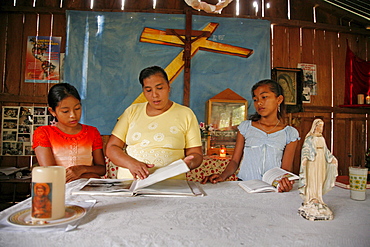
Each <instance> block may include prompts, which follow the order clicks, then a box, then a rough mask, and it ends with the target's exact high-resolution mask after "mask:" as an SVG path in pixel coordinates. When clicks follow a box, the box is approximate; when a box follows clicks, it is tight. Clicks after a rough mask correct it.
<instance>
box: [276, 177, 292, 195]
mask: <svg viewBox="0 0 370 247" xmlns="http://www.w3.org/2000/svg"><path fill="white" fill-rule="evenodd" d="M293 184H294V181H291V180H289V179H288V178H282V179H281V180H280V181H279V188H278V191H279V192H289V191H291V190H292V189H293Z"/></svg>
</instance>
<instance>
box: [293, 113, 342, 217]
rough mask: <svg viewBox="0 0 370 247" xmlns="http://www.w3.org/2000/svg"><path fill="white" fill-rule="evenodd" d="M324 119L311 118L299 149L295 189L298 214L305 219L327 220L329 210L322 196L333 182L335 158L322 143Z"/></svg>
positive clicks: (336, 162) (336, 167) (336, 165)
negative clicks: (309, 125)
mask: <svg viewBox="0 0 370 247" xmlns="http://www.w3.org/2000/svg"><path fill="white" fill-rule="evenodd" d="M323 129H324V121H322V120H321V119H315V120H314V121H313V123H312V127H311V130H310V132H308V134H307V135H306V138H305V140H304V143H303V146H302V152H301V167H300V173H299V176H300V180H299V193H300V196H301V197H302V199H303V203H302V206H301V207H300V208H299V210H298V212H299V214H300V215H301V216H302V217H304V218H306V219H308V220H331V219H333V213H332V211H331V210H330V209H329V207H328V206H327V205H326V204H325V203H324V201H323V199H322V196H323V195H324V194H326V193H327V192H328V191H330V190H331V189H332V188H333V187H334V185H335V179H336V177H337V176H338V161H337V159H336V158H335V157H334V156H333V154H332V153H331V152H330V150H329V149H328V148H327V146H326V142H325V139H324V137H323V136H322V132H323Z"/></svg>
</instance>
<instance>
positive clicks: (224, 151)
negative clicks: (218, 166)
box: [220, 145, 226, 158]
mask: <svg viewBox="0 0 370 247" xmlns="http://www.w3.org/2000/svg"><path fill="white" fill-rule="evenodd" d="M220 157H221V158H225V157H226V148H225V146H224V145H222V146H221V148H220Z"/></svg>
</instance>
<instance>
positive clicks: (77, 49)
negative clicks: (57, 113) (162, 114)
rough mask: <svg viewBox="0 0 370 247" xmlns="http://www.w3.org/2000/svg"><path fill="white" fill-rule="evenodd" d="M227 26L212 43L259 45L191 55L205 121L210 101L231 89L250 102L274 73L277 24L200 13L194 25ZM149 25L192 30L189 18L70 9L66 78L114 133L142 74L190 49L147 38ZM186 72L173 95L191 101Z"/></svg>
mask: <svg viewBox="0 0 370 247" xmlns="http://www.w3.org/2000/svg"><path fill="white" fill-rule="evenodd" d="M210 22H216V23H219V26H218V27H217V29H216V30H215V32H214V33H213V35H212V36H211V37H210V38H208V39H209V40H212V41H215V42H220V43H225V44H229V45H233V46H238V47H243V48H248V49H252V50H253V52H254V53H253V54H252V55H251V56H250V57H248V58H241V57H237V56H231V55H225V54H219V53H213V52H208V51H198V52H197V54H196V55H195V56H194V57H193V58H192V60H191V89H190V90H191V91H190V108H191V109H192V110H193V111H194V112H195V114H196V115H197V118H198V120H199V122H201V121H203V122H204V121H205V104H206V102H207V100H208V99H209V98H211V97H213V96H214V95H216V94H218V93H220V92H221V91H223V90H225V89H226V88H230V89H232V90H233V91H235V92H236V93H238V94H239V95H241V96H242V97H244V98H246V99H247V100H248V102H249V105H250V107H249V109H248V112H249V114H251V113H254V112H255V110H254V107H253V104H252V105H251V103H252V98H251V95H250V89H251V87H252V85H253V84H254V83H256V82H257V81H259V80H261V79H266V78H270V77H271V66H270V22H269V21H266V20H252V19H241V18H221V17H207V16H193V29H194V30H201V29H203V28H204V27H205V26H206V25H207V24H208V23H210ZM145 27H150V28H156V29H161V30H165V29H169V28H170V29H184V28H185V15H168V14H153V13H127V12H126V13H107V12H90V11H86V12H84V11H67V47H66V54H65V65H64V66H65V73H64V80H65V82H69V83H71V84H73V85H75V86H76V87H77V89H78V91H79V92H80V94H81V97H82V99H83V100H82V104H83V117H82V120H81V122H83V123H85V124H89V125H92V126H95V127H97V128H98V129H99V131H100V132H101V134H103V135H109V134H110V133H111V131H112V129H113V127H114V125H115V122H116V119H117V117H119V116H120V115H121V114H122V112H123V111H124V110H125V109H126V108H127V107H128V106H129V105H130V104H131V103H132V102H133V101H134V100H135V99H136V97H137V96H139V94H140V93H141V85H140V83H139V80H138V75H139V73H140V71H141V70H142V69H143V68H145V67H148V66H152V65H159V66H161V67H163V68H165V67H166V66H167V65H168V64H169V63H170V62H171V61H172V60H173V59H174V58H175V57H176V56H177V55H178V54H179V53H180V52H182V48H179V47H173V46H166V45H159V44H151V43H143V42H140V41H139V39H140V35H141V33H142V31H143V29H144V28H145ZM183 76H184V75H183V72H182V73H181V74H180V75H179V76H178V77H177V78H176V80H175V81H174V82H173V83H172V85H171V86H172V89H171V100H173V101H175V102H177V103H180V104H181V103H182V102H183Z"/></svg>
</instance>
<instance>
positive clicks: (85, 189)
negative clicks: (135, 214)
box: [72, 178, 133, 195]
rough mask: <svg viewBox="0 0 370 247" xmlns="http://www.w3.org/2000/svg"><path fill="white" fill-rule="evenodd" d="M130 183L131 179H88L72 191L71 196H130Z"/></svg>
mask: <svg viewBox="0 0 370 247" xmlns="http://www.w3.org/2000/svg"><path fill="white" fill-rule="evenodd" d="M132 182H133V180H132V179H100V178H90V179H89V180H88V181H87V182H86V183H85V184H84V185H83V186H82V187H81V188H80V189H79V190H76V191H73V192H72V194H92V195H104V194H113V193H119V192H123V193H127V194H131V192H130V187H131V184H132Z"/></svg>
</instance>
